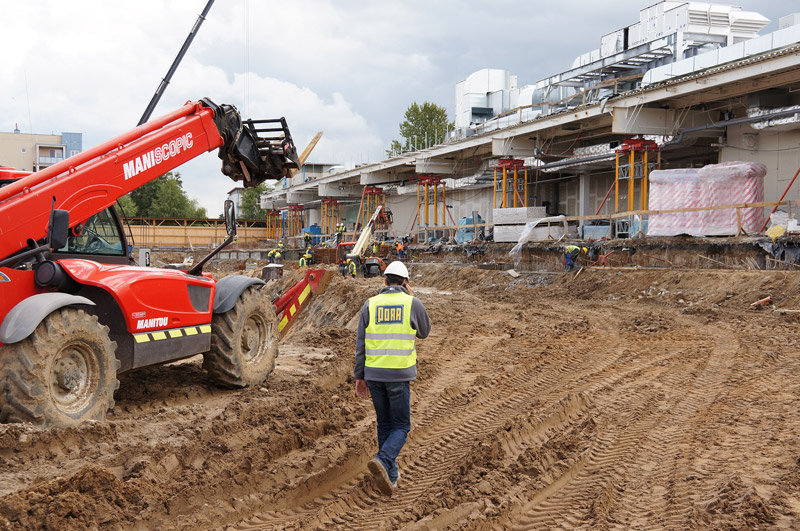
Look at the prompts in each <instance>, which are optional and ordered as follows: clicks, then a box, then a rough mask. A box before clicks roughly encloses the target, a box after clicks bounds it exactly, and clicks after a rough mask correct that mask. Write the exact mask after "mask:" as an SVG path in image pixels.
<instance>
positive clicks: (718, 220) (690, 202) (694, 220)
mask: <svg viewBox="0 0 800 531" xmlns="http://www.w3.org/2000/svg"><path fill="white" fill-rule="evenodd" d="M766 173H767V168H766V166H764V165H763V164H760V163H757V162H723V163H721V164H711V165H708V166H705V167H703V168H700V169H699V170H698V169H693V168H681V169H674V170H656V171H653V172H652V173H651V174H650V195H649V207H650V210H669V209H677V208H700V207H704V206H723V205H737V204H742V203H758V202H760V201H763V200H764V176H765V175H766ZM739 215H740V216H741V226H742V230H743V231H744V232H746V233H748V234H754V233H756V232H757V231H758V230H759V229H760V228H761V225H763V223H764V209H763V208H742V209H740V210H739ZM738 230H739V223H738V220H737V215H736V209H734V208H725V209H718V210H705V211H700V212H679V213H670V214H652V215H651V216H650V220H649V222H648V227H647V234H648V236H676V235H678V234H688V235H691V236H734V235H736V234H737V233H738Z"/></svg>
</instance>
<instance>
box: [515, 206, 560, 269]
mask: <svg viewBox="0 0 800 531" xmlns="http://www.w3.org/2000/svg"><path fill="white" fill-rule="evenodd" d="M565 220H566V217H565V216H563V215H562V216H550V217H548V218H541V219H535V220H533V221H529V222H528V223H526V224H525V228H524V229H522V234H521V235H520V237H519V241H517V244H516V245H515V246H514V247H513V248H512V249H511V250H510V251H509V252H508V254H509V256H511V257H513V258H514V262H519V260H520V258H521V257H522V245H523V244H525V243H527V242H530V241H537V239H536V237H535V232H534V230H535V229H536V226H537V225H538V224H540V223H548V222H550V223H554V222H560V223H563V222H564V221H565Z"/></svg>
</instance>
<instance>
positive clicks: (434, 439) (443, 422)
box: [236, 345, 681, 529]
mask: <svg viewBox="0 0 800 531" xmlns="http://www.w3.org/2000/svg"><path fill="white" fill-rule="evenodd" d="M680 347H681V346H680V345H679V346H678V347H674V348H672V349H667V351H668V352H667V353H666V354H663V352H662V355H660V356H654V357H652V358H651V359H649V360H645V361H644V362H643V361H642V360H640V359H633V360H630V361H628V362H623V363H622V364H621V365H622V366H624V367H626V368H625V369H623V367H621V366H620V364H619V363H617V362H618V361H619V360H620V359H621V358H622V357H625V352H626V350H625V349H618V350H616V351H606V352H603V353H600V354H599V355H597V357H596V359H594V360H592V361H593V363H587V360H586V359H585V358H584V357H582V356H579V355H577V354H575V353H574V352H572V351H570V352H567V353H566V354H565V356H566V359H557V358H556V359H548V360H545V361H544V362H542V364H541V365H540V364H533V365H532V366H531V367H529V368H528V369H527V370H524V371H522V372H520V373H516V374H511V375H504V376H502V377H499V378H496V379H494V380H492V381H491V382H490V383H488V384H487V385H484V386H481V387H480V388H479V389H477V390H476V389H472V390H469V391H461V392H457V391H452V390H451V391H446V392H445V395H444V396H441V397H439V398H438V399H437V400H436V402H435V403H434V405H433V406H431V407H427V408H426V409H425V412H424V414H423V415H422V418H421V420H420V421H419V422H417V423H416V424H415V429H414V431H413V432H412V437H411V439H410V441H409V442H410V445H409V447H410V448H424V449H425V451H424V452H423V453H421V454H419V453H418V454H415V455H413V454H412V455H413V462H412V464H411V465H408V464H406V463H403V458H402V457H401V468H402V470H403V478H401V480H400V482H401V487H402V483H403V482H404V481H406V482H408V483H411V484H413V487H412V488H410V489H407V488H400V489H398V491H397V492H396V493H395V495H394V496H393V498H392V500H391V504H390V506H389V507H386V506H384V505H381V501H382V500H381V495H380V494H378V493H377V492H376V491H375V490H374V489H373V488H372V487H371V485H370V484H369V482H368V481H367V480H365V479H364V478H363V477H362V478H361V479H358V478H354V479H352V480H351V481H349V482H347V483H345V484H343V485H340V486H339V487H338V488H335V489H333V490H332V491H331V492H330V493H327V494H325V495H324V496H321V497H320V498H318V499H315V500H313V501H312V502H311V503H308V504H307V505H306V506H305V507H304V508H303V509H301V510H298V511H288V512H287V511H280V512H277V511H274V512H267V513H263V514H261V515H258V516H257V517H254V518H252V519H250V520H248V521H246V522H243V523H241V524H240V525H239V526H237V527H236V528H237V529H261V528H281V527H293V526H303V525H322V526H325V527H327V526H331V525H332V526H342V527H348V528H351V527H352V528H374V527H385V526H387V525H388V524H389V522H393V519H394V518H396V517H397V516H398V515H400V514H402V513H404V512H406V511H408V509H410V508H412V507H413V506H414V505H415V504H416V503H418V502H419V501H420V499H421V498H422V497H423V496H424V495H425V494H426V493H427V494H428V495H430V492H431V491H432V490H433V491H435V489H436V485H437V483H441V482H442V481H443V480H444V479H446V478H447V477H448V476H450V475H452V470H454V469H456V468H457V466H455V465H456V464H457V463H458V462H459V461H460V460H461V459H462V458H463V457H465V456H467V455H469V453H470V450H471V449H472V447H473V445H474V441H475V439H476V438H477V437H480V436H482V435H485V434H488V433H492V432H495V431H498V430H499V429H500V428H501V427H502V426H503V425H504V424H505V423H507V422H508V421H509V420H512V419H517V418H519V417H520V416H524V413H525V412H526V411H528V410H529V409H530V407H531V406H530V404H537V403H539V404H541V402H542V398H541V396H544V397H545V398H544V406H543V407H545V408H546V407H548V404H551V406H550V407H552V404H553V403H556V404H557V403H559V400H563V399H565V397H566V396H567V395H568V394H569V393H570V392H575V391H578V390H580V389H581V388H583V387H586V388H588V387H591V385H590V384H594V386H600V387H602V386H608V385H610V383H611V382H612V381H613V380H615V379H621V378H624V377H626V375H628V374H629V373H630V374H633V373H638V372H640V371H641V370H643V366H650V365H653V364H658V363H663V362H664V361H665V360H667V359H669V358H670V357H671V356H674V355H675V352H674V351H675V350H681V348H680ZM543 365H547V366H548V370H547V371H543ZM589 365H591V367H587V366H589ZM515 390H516V391H515ZM548 390H549V391H550V392H549V393H546V391H548ZM553 390H556V391H553ZM545 393H546V394H545ZM465 406H468V409H467V408H466V407H465ZM460 410H461V411H464V414H462V415H458V416H457V417H456V418H453V414H452V412H453V411H460ZM531 416H532V415H531ZM514 435H515V437H517V438H521V440H522V442H521V443H519V444H520V445H521V446H522V447H527V446H530V444H532V442H531V441H530V438H529V437H528V436H527V435H525V434H524V433H517V432H516V431H514ZM526 441H527V442H526ZM369 457H370V456H364V463H366V461H367V460H368V459H369ZM405 458H406V459H409V458H410V457H409V456H405ZM362 466H363V464H362ZM378 505H380V507H381V509H380V512H379V513H377V512H376V511H375V510H374V508H375V507H376V506H378ZM395 523H396V522H395Z"/></svg>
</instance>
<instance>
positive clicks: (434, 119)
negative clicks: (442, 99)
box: [386, 101, 453, 156]
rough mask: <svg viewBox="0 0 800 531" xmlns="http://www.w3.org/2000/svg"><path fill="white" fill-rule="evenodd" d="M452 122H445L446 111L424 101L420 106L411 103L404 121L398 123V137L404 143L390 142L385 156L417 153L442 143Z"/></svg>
mask: <svg viewBox="0 0 800 531" xmlns="http://www.w3.org/2000/svg"><path fill="white" fill-rule="evenodd" d="M452 127H453V122H449V121H448V120H447V109H445V108H444V107H440V106H438V105H436V104H435V103H431V102H428V101H426V102H425V103H423V104H422V105H419V104H418V103H417V102H414V103H412V104H411V105H410V106H409V107H408V109H406V113H405V120H403V121H402V122H401V123H400V136H402V137H403V138H404V139H405V142H400V141H399V140H392V143H391V145H390V147H389V149H388V150H386V154H387V155H388V156H392V155H396V154H398V153H401V152H402V151H417V150H419V149H425V148H426V147H428V146H433V145H435V144H440V143H442V142H443V141H444V139H445V136H446V135H447V131H448V130H449V129H451V128H452Z"/></svg>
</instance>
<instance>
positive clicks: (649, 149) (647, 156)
mask: <svg viewBox="0 0 800 531" xmlns="http://www.w3.org/2000/svg"><path fill="white" fill-rule="evenodd" d="M653 155H654V156H655V157H654V158H653ZM660 167H661V151H660V150H659V148H658V144H656V143H655V142H654V141H652V140H643V139H626V140H624V141H623V142H622V145H621V146H620V147H619V148H617V150H616V153H615V169H614V213H620V212H633V211H634V210H636V191H637V186H636V183H637V182H638V183H639V186H638V192H639V210H647V187H648V178H649V176H650V172H652V171H653V170H655V169H659V168H660ZM626 180H627V186H625V185H624V181H626ZM623 202H624V206H623ZM621 207H622V208H623V210H620V208H621ZM631 218H633V216H631ZM642 229H643V227H641V226H639V227H635V226H634V220H633V219H627V220H626V219H622V218H620V219H617V227H616V233H617V235H620V234H626V233H628V234H629V233H630V232H631V231H632V230H633V231H635V232H636V233H639V232H643V230H642Z"/></svg>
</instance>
